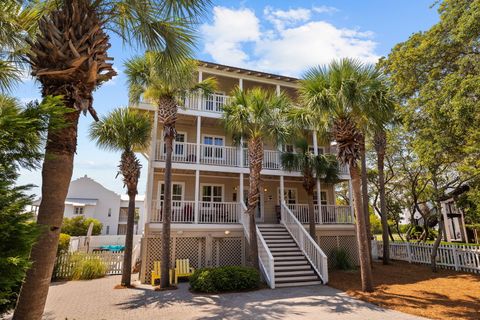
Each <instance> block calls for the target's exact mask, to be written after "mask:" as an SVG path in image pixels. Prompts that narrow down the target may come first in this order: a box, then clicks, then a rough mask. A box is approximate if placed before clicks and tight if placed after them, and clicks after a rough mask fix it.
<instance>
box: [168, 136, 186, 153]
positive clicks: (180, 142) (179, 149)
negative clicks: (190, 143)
mask: <svg viewBox="0 0 480 320" xmlns="http://www.w3.org/2000/svg"><path fill="white" fill-rule="evenodd" d="M186 142H187V133H186V132H180V131H177V134H176V135H175V141H174V142H173V152H172V153H173V155H174V156H184V155H185V143H186ZM163 153H164V154H167V145H166V144H165V142H164V143H163Z"/></svg>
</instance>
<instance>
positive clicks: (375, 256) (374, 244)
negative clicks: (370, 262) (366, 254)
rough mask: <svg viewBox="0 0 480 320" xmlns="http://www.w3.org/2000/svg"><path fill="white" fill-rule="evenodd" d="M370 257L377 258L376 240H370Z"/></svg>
mask: <svg viewBox="0 0 480 320" xmlns="http://www.w3.org/2000/svg"><path fill="white" fill-rule="evenodd" d="M372 259H374V260H378V244H377V240H372Z"/></svg>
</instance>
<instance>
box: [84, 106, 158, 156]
mask: <svg viewBox="0 0 480 320" xmlns="http://www.w3.org/2000/svg"><path fill="white" fill-rule="evenodd" d="M150 134H151V121H150V118H149V117H148V115H147V114H145V113H141V112H140V111H137V110H134V109H129V108H117V109H115V110H113V111H112V112H110V113H109V114H108V115H106V116H104V117H103V118H102V119H100V121H98V122H94V123H92V125H91V126H90V131H89V135H90V138H91V139H92V140H95V142H96V144H97V146H98V147H100V148H101V149H105V150H110V151H122V152H124V151H127V152H129V151H145V150H146V149H147V148H148V145H149V141H150Z"/></svg>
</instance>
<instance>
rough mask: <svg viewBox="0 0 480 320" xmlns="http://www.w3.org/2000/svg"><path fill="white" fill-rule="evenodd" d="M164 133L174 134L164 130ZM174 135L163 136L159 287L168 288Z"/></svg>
mask: <svg viewBox="0 0 480 320" xmlns="http://www.w3.org/2000/svg"><path fill="white" fill-rule="evenodd" d="M164 132H166V133H167V132H174V130H171V129H165V130H164ZM174 138H175V135H174V134H165V136H164V141H165V147H166V149H167V154H166V158H165V181H164V183H165V187H164V195H163V208H162V210H163V214H162V215H163V224H162V264H161V270H160V287H161V288H167V287H169V286H170V278H169V269H170V224H171V220H172V150H173V139H174Z"/></svg>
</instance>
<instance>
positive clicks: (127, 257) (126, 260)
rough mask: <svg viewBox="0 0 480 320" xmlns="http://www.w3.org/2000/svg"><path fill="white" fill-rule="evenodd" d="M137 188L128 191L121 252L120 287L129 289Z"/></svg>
mask: <svg viewBox="0 0 480 320" xmlns="http://www.w3.org/2000/svg"><path fill="white" fill-rule="evenodd" d="M136 194H137V188H136V187H135V189H132V190H128V216H127V233H126V235H125V251H124V252H123V268H122V282H121V284H122V286H126V287H129V286H130V285H131V278H132V251H133V228H134V226H135V196H136Z"/></svg>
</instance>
